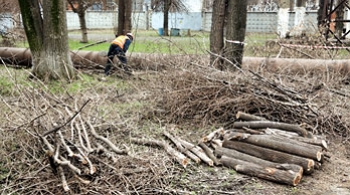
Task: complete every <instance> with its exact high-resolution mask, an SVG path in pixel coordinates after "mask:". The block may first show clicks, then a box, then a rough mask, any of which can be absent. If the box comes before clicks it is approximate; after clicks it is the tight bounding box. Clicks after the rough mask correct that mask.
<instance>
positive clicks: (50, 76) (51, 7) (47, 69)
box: [19, 0, 75, 80]
mask: <svg viewBox="0 0 350 195" xmlns="http://www.w3.org/2000/svg"><path fill="white" fill-rule="evenodd" d="M19 4H20V7H21V13H22V18H23V24H24V26H25V31H26V35H27V37H28V42H29V47H30V49H31V52H32V59H33V69H32V73H33V74H34V75H35V76H36V77H38V78H40V79H42V80H71V79H72V78H73V77H74V75H75V74H74V69H73V63H72V60H71V58H70V53H69V52H70V51H69V47H68V33H67V24H66V6H65V1H61V0H51V1H43V4H42V12H41V10H40V6H39V1H37V0H30V1H28V0H19ZM41 13H42V15H41ZM43 18H45V20H43Z"/></svg>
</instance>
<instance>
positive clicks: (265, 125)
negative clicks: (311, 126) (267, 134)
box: [233, 121, 312, 137]
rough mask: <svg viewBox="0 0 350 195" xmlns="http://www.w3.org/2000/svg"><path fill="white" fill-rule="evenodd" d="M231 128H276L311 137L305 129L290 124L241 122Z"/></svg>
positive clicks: (235, 123)
mask: <svg viewBox="0 0 350 195" xmlns="http://www.w3.org/2000/svg"><path fill="white" fill-rule="evenodd" d="M233 127H234V128H243V127H248V128H252V129H263V128H276V129H283V130H286V131H291V132H296V133H298V134H299V135H300V136H303V137H308V136H312V135H311V133H310V132H308V131H306V129H304V128H302V127H300V126H299V125H292V124H288V123H281V122H272V121H242V122H234V123H233Z"/></svg>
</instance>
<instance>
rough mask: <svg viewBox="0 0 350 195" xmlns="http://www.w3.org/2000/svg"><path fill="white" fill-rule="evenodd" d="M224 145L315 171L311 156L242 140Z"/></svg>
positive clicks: (307, 170)
mask: <svg viewBox="0 0 350 195" xmlns="http://www.w3.org/2000/svg"><path fill="white" fill-rule="evenodd" d="M223 147H225V148H231V149H235V150H237V151H240V152H243V153H245V154H249V155H252V156H255V157H258V158H261V159H264V160H268V161H272V162H275V163H281V164H284V163H287V164H296V165H300V166H301V167H303V170H304V173H305V174H311V173H312V172H313V171H314V166H315V161H314V160H312V159H309V158H305V157H300V156H296V155H292V154H287V153H284V152H280V151H276V150H272V149H268V148H264V147H260V146H256V145H253V144H249V143H244V142H240V141H226V140H225V141H224V142H223Z"/></svg>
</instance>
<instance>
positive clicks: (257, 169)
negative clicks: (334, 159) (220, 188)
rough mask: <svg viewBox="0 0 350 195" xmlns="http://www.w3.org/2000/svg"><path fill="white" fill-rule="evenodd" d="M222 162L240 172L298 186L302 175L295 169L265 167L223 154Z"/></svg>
mask: <svg viewBox="0 0 350 195" xmlns="http://www.w3.org/2000/svg"><path fill="white" fill-rule="evenodd" d="M220 162H221V163H222V164H223V165H225V166H227V167H230V168H233V169H235V170H236V171H237V172H239V173H243V174H247V175H250V176H254V177H258V178H262V179H266V180H269V181H274V182H278V183H283V184H288V185H291V186H296V185H298V183H299V182H300V180H301V178H302V175H300V174H299V173H296V172H294V171H285V170H280V169H275V168H271V167H263V166H260V165H257V164H254V163H250V162H246V161H242V160H237V159H234V158H230V157H227V156H222V157H221V159H220Z"/></svg>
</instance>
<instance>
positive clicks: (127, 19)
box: [124, 0, 132, 33]
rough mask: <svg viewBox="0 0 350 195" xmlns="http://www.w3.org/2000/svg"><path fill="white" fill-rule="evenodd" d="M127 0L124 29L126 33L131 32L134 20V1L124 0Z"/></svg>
mask: <svg viewBox="0 0 350 195" xmlns="http://www.w3.org/2000/svg"><path fill="white" fill-rule="evenodd" d="M124 1H125V25H124V30H125V33H128V32H131V30H132V20H131V14H132V1H130V0H124Z"/></svg>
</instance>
